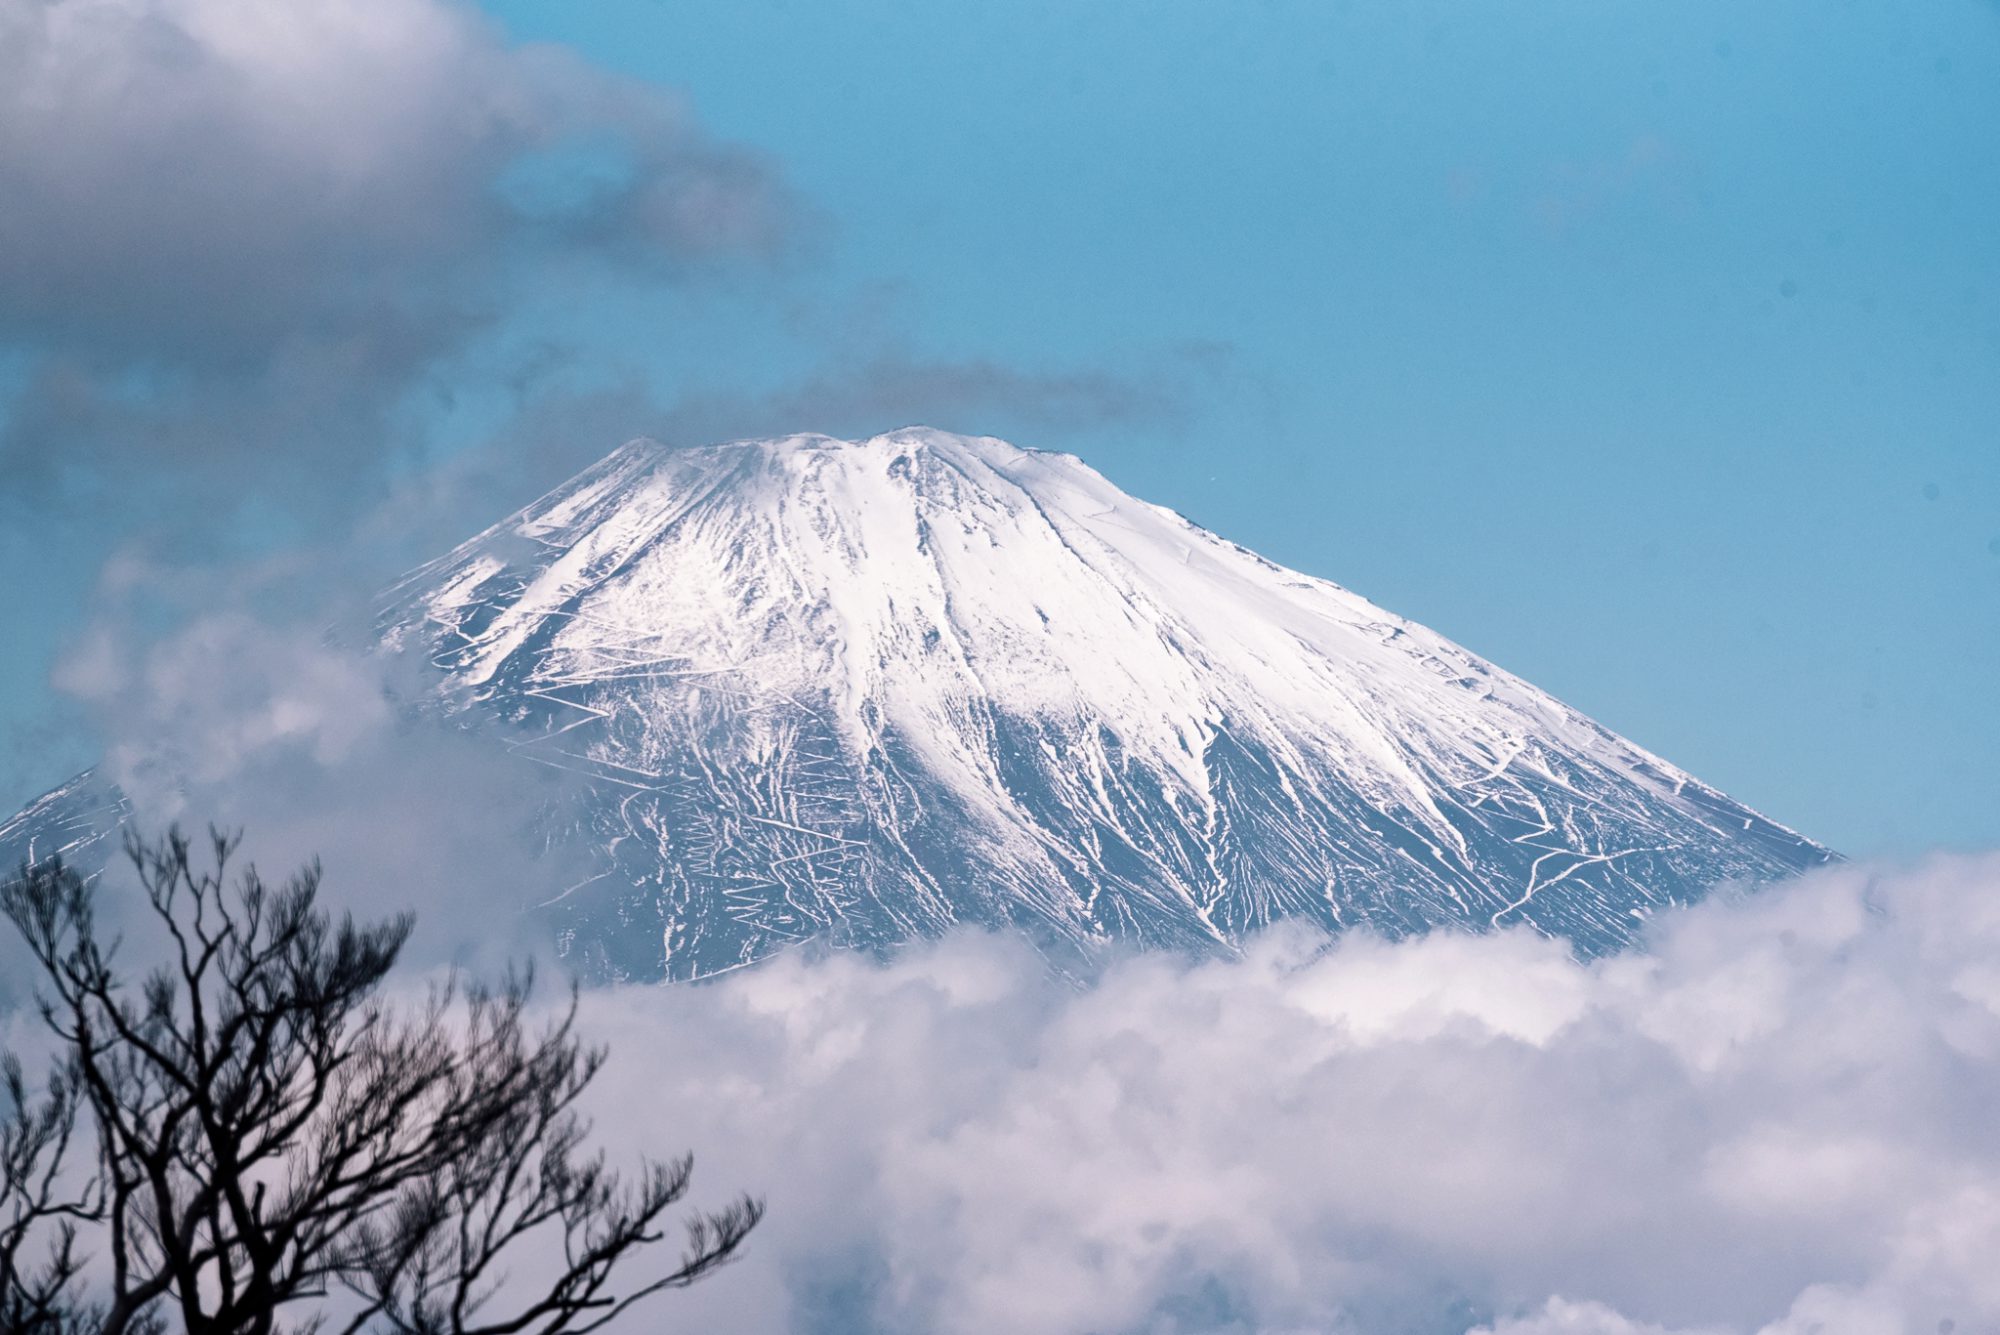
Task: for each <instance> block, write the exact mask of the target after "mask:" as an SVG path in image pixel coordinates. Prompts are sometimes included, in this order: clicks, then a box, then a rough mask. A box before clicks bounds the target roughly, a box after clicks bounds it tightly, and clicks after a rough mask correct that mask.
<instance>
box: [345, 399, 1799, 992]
mask: <svg viewBox="0 0 2000 1335" xmlns="http://www.w3.org/2000/svg"><path fill="white" fill-rule="evenodd" d="M381 629H382V633H383V634H384V635H385V637H386V638H387V639H388V640H389V641H390V642H391V643H392V644H395V645H400V646H402V647H404V648H408V649H414V650H418V651H420V652H423V653H425V654H427V655H429V657H430V658H431V659H432V661H433V662H434V663H435V664H436V665H437V666H438V667H439V668H440V669H441V670H442V672H443V674H444V683H445V684H444V688H443V697H442V698H443V703H444V704H445V706H446V707H447V708H449V709H452V710H454V711H465V712H469V713H470V714H472V715H474V716H477V715H480V714H484V713H486V712H489V711H490V712H492V713H494V714H497V715H499V716H500V717H503V718H505V719H506V720H508V721H510V722H511V723H513V724H514V725H516V726H518V727H525V728H526V729H528V730H529V735H530V736H531V737H532V738H533V740H532V741H530V742H528V743H527V744H526V745H524V746H517V748H516V749H517V751H518V752H519V753H522V754H525V755H528V756H530V757H532V758H534V759H536V760H538V761H541V762H544V763H547V764H550V765H557V766H561V767H564V768H566V769H571V770H576V771H581V772H582V773H584V774H586V775H588V776H589V783H588V785H587V787H588V788H589V791H590V794H591V795H590V796H589V797H588V798H587V799H586V800H585V801H584V803H583V809H582V810H579V811H574V812H570V813H568V817H567V820H568V823H569V827H570V828H571V829H572V830H573V832H574V833H573V835H572V836H570V837H575V838H581V839H584V840H586V841H587V842H588V843H589V844H590V845H591V846H593V847H594V848H595V849H596V850H598V851H599V852H600V853H601V856H602V868H603V871H602V875H600V876H599V877H598V878H597V879H596V880H594V881H592V882H590V883H588V884H586V885H585V886H583V887H580V888H579V889H577V890H576V891H574V892H572V893H570V894H568V895H566V896H565V897H563V898H562V899H561V900H560V901H559V902H558V903H556V904H554V905H552V906H551V907H550V909H549V911H550V912H552V913H554V914H556V915H558V916H559V917H560V918H561V920H562V921H561V923H560V928H561V934H562V938H563V939H565V940H567V941H569V942H571V943H572V945H573V948H574V949H575V950H576V951H578V952H580V953H581V954H582V956H583V959H581V960H580V961H579V962H580V963H584V964H586V965H587V966H589V967H592V968H593V969H596V970H602V971H606V972H609V973H612V974H615V975H619V976H628V977H655V978H657V977H668V978H687V977H697V976H701V975H705V974H711V973H715V972H718V971H721V970H724V969H728V968H732V967H735V966H738V965H741V964H744V963H747V962H750V961H752V960H755V959H757V958H759V957H761V956H763V955H767V954H769V953H771V952H772V951H774V950H778V949H780V948H783V947H786V946H788V945H791V944H794V943H799V942H804V941H808V940H825V941H830V942H833V943H835V944H839V945H845V946H854V947H863V948H872V947H880V946H884V945H889V944H893V943H895V942H898V941H902V940H906V939H909V938H911V937H913V936H920V935H927V934H931V933H935V932H937V931H940V930H943V929H944V928H947V927H949V926H951V925H953V924H954V923H961V922H971V923H982V924H989V925H1011V926H1015V927H1019V928H1022V929H1025V930H1026V931H1028V932H1029V933H1031V934H1032V935H1033V936H1034V937H1035V939H1037V940H1038V941H1040V942H1042V943H1043V944H1044V947H1045V948H1047V949H1049V950H1050V951H1051V952H1052V953H1053V954H1056V955H1058V956H1062V955H1065V954H1069V953H1072V952H1074V953H1077V954H1087V953H1089V952H1090V951H1092V950H1094V949H1096V948H1098V947H1100V946H1101V945H1102V944H1104V943H1107V942H1118V941H1123V942H1133V943H1140V944H1145V945H1156V946H1168V947H1178V948H1188V947H1194V948H1197V949H1205V948H1217V947H1223V946H1226V945H1227V944H1229V943H1233V942H1235V941H1236V940H1238V939H1239V938H1240V937H1241V936H1242V935H1243V934H1244V933H1246V932H1250V931H1254V930H1256V929H1257V928H1259V927H1262V926H1264V925H1266V924H1268V923H1272V922H1275V921H1278V920H1280V919H1286V918H1305V919H1309V920H1311V921H1313V922H1317V923H1320V924H1323V925H1325V926H1327V927H1330V928H1344V927H1348V926H1356V925H1367V926H1369V927H1372V928H1375V929H1377V930H1380V931H1384V932H1387V933H1390V934H1398V935H1399V934H1403V933H1407V932H1411V931H1417V930H1422V929H1424V928H1428V927H1432V926H1437V925H1445V924H1450V925H1462V926H1471V927H1475V928H1486V927H1489V926H1493V925H1504V924H1509V923H1517V922H1520V923H1528V924H1532V925H1533V926H1535V927H1537V928H1539V929H1541V930H1543V931H1545V932H1549V933H1553V934H1558V935H1562V936H1566V937H1569V938H1571V939H1572V940H1574V941H1575V942H1577V943H1578V945H1579V946H1580V947H1582V948H1584V949H1586V950H1604V949H1610V948H1615V947H1616V946H1618V945H1620V944H1622V943H1624V942H1625V941H1626V940H1628V939H1629V937H1630V936H1631V934H1632V933H1633V932H1634V930H1635V929H1636V928H1637V926H1638V925H1639V923H1640V922H1641V921H1642V920H1643V918H1644V917H1645V915H1646V914H1647V912H1648V911H1650V910H1651V909H1652V908H1654V907H1655V906H1658V905H1661V904H1664V903H1668V902H1674V901H1679V900H1686V899H1691V898H1695V897H1698V896H1699V895H1701V894H1702V893H1704V892H1705V891H1706V890H1707V889H1708V888H1709V887H1710V886H1712V885H1714V884H1716V883H1718V882H1722V881H1725V880H1750V881H1756V880H1767V879H1771V878H1773V877H1777V876H1781V875H1784V874H1786V873H1790V872H1793V871H1796V870H1799V869H1802V868H1805V867H1808V866H1812V865H1816V864H1818V863H1820V862H1822V861H1824V860H1826V859H1827V858H1828V857H1829V856H1830V855H1829V854H1828V853H1827V852H1826V850H1824V849H1822V848H1820V847H1818V846H1816V845H1814V844H1812V843H1811V842H1809V841H1807V840H1805V839H1803V838H1801V837H1800V836H1799V835H1797V834H1795V833H1793V832H1792V831H1790V830H1787V829H1784V828H1783V827H1781V826H1779V825H1776V824H1774V823H1773V822H1771V821H1769V820H1767V819H1765V818H1764V817H1762V816H1760V815H1758V814H1757V813H1756V812H1754V811H1751V810H1749V809H1748V808H1746V807H1743V806H1741V805H1740V804H1738V803H1736V802H1733V801H1731V800H1730V799H1728V798H1727V797H1725V796H1723V795H1722V794H1720V793H1718V792H1716V791H1715V790H1714V789H1712V788H1709V787H1707V786H1705V785H1703V784H1701V783H1699V782H1698V781H1696V780H1695V779H1693V778H1691V777H1690V776H1688V775H1687V774H1685V773H1683V772H1682V771H1680V770H1678V769H1676V768H1674V767H1673V766H1672V765H1669V764H1667V763H1666V762H1665V761H1663V760H1661V759H1659V758H1658V757H1656V756H1653V755H1651V754H1649V753H1647V752H1646V751H1644V750H1642V749H1640V748H1639V747H1637V746H1634V745H1633V744H1631V743H1630V742H1627V741H1625V740H1623V739H1621V738H1619V737H1617V736H1615V735H1613V734H1612V733H1610V732H1608V731H1606V730H1605V729H1604V728H1601V727H1599V726H1598V725H1597V724H1595V723H1593V722H1592V721H1591V720H1589V719H1588V718H1585V717H1584V716H1583V715H1581V714H1579V713H1577V712H1576V711H1575V710H1573V709H1570V708H1569V707H1567V706H1566V705H1563V704H1562V703H1561V702H1559V701H1557V700H1555V699H1554V698H1552V697H1550V696H1549V695H1547V694H1546V693H1544V692H1542V691H1539V690H1537V689H1535V688H1534V687H1533V686H1530V685H1529V684H1527V683H1526V682H1524V681H1521V680H1520V679H1519V678H1516V677H1513V676H1511V675H1509V674H1508V673H1506V672H1503V671H1501V670H1499V669H1498V668H1495V667H1493V666H1492V665H1490V664H1488V663H1486V662H1484V661H1483V660H1481V659H1479V658H1478V657H1476V656H1474V655H1473V654H1471V653H1468V652H1467V651H1466V650H1464V649H1462V648H1460V647H1458V646H1457V645H1455V644H1452V643H1451V642H1449V641H1447V640H1445V639H1443V638H1442V637H1440V636H1438V635H1435V634H1433V633H1432V632H1430V631H1428V630H1426V629H1425V628H1423V627H1422V626H1419V625H1416V624H1414V623H1412V622H1409V621H1406V620H1404V619H1403V618H1401V617H1398V616H1394V615H1392V614H1391V613H1388V612H1385V611H1383V610H1382V609H1381V608H1378V607H1376V606H1374V605H1373V604H1371V603H1369V602H1368V601H1366V600H1365V599H1363V598H1360V597H1358V596H1356V595H1355V594H1352V593H1350V592H1348V591H1347V590H1345V589H1342V588H1340V587H1339V586H1337V585H1334V584H1331V583H1328V582H1327V581H1325V580H1321V579H1314V578H1311V577H1309V576H1306V575H1302V574H1299V573H1297V572H1295V571H1291V570H1286V569H1284V568H1282V567H1280V566H1276V565H1273V564H1272V563H1271V562H1269V561H1266V560H1263V559H1262V558H1260V557H1258V556H1257V555H1255V554H1254V553H1252V552H1249V551H1247V550H1245V549H1244V548H1242V547H1239V546H1237V545H1235V544H1234V543H1231V542H1227V541H1225V540H1223V539H1221V538H1219V537H1217V536H1215V535H1214V534H1212V533H1209V532H1207V531H1205V530H1203V529H1201V528H1199V527H1197V526H1196V525H1194V524H1193V523H1190V522H1189V521H1188V520H1186V519H1184V518H1182V517H1181V516H1180V515H1177V514H1175V513H1173V512H1172V511H1169V510H1165V509H1162V508H1161V507H1159V506H1155V505H1149V504H1146V503H1145V502H1142V501H1138V500H1135V499H1134V498H1132V497H1130V496H1128V495H1126V494H1125V493H1124V492H1122V491H1120V490H1119V489H1118V488H1116V487H1115V486H1113V485H1111V483H1109V482H1107V481H1106V480H1105V479H1104V478H1103V477H1101V476H1100V475H1099V474H1098V473H1096V472H1095V471H1094V470H1092V469H1091V468H1090V467H1088V466H1087V465H1086V464H1084V463H1083V462H1082V461H1081V460H1079V459H1077V458H1075V457H1073V456H1070V455H1065V454H1051V453H1045V452H1041V451H1036V450H1027V449H1020V448H1017V447H1015V446H1013V445H1009V444H1007V443H1005V442H1003V441H999V440H993V439H983V438H970V437H963V436H955V435H949V434H946V433H943V432H938V431H931V430H923V429H912V430H905V431H898V432H894V433H892V434H889V435H885V436H880V437H877V438H875V439H872V440H865V441H856V442H850V441H839V440H832V439H829V438H826V437H823V436H791V437H786V438H784V439H778V440H759V441H745V442H740V443H736V444H730V445H721V446H713V447H708V448H700V449H673V448H668V447H665V446H662V445H659V444H656V443H653V442H650V441H634V442H632V443H631V444H628V445H626V446H624V447H623V448H621V449H619V450H617V451H616V452H614V453H613V454H611V455H610V456H609V457H608V458H606V459H604V460H603V461H602V462H600V463H598V464H597V465H595V466H593V467H592V468H590V469H588V470H586V471H585V472H583V473H582V474H580V475H579V476H578V477H576V478H575V479H573V480H572V481H570V482H569V483H567V484H566V485H564V486H563V487H561V488H559V489H557V490H556V491H554V492H552V493H550V494H549V495H547V496H545V497H543V498H542V499H541V500H539V501H537V502H535V503H534V504H533V505H530V506H529V507H527V508H526V509H524V510H522V511H520V512H519V513H517V514H515V515H513V516H512V517H510V518H508V519H507V520H505V521H503V522H502V523H500V524H498V525H496V526H494V527H493V528H491V529H488V530H487V531H486V532H484V533H482V534H480V535H479V536H477V537H475V538H473V539H472V540H471V541H470V542H467V543H466V544H464V545H463V546H461V547H460V548H458V549H457V550H456V551H454V552H452V553H450V554H449V555H447V556H445V557H443V558H441V559H440V560H438V561H435V562H433V563H431V564H430V565H427V566H425V567H423V568H421V569H419V570H417V571H416V572H414V573H413V574H411V575H410V576H409V577H407V578H406V579H405V580H404V581H403V582H402V583H401V584H399V585H398V586H397V587H396V589H395V590H393V591H392V593H391V595H390V598H389V601H388V603H387V605H386V607H385V610H384V612H383V616H382V621H381Z"/></svg>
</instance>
